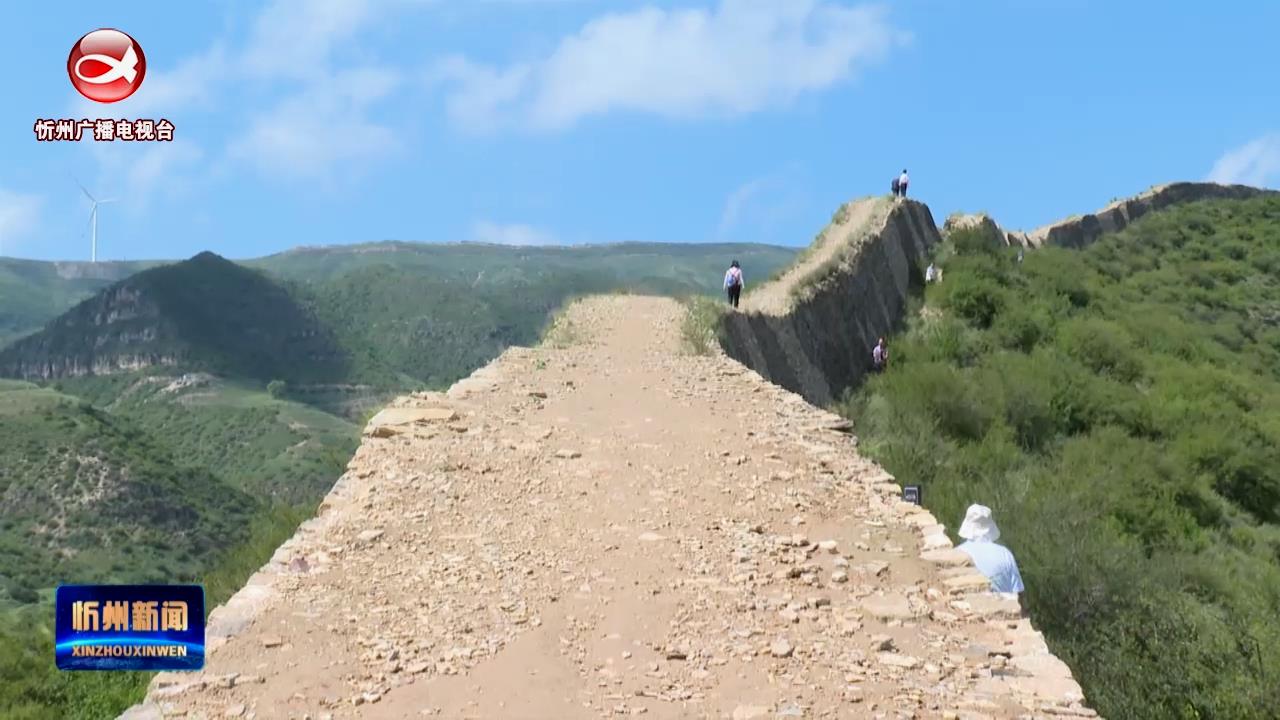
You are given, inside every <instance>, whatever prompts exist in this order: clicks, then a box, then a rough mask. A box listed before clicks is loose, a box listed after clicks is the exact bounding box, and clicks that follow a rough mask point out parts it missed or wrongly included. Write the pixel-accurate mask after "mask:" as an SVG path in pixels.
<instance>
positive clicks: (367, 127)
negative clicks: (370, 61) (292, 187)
mask: <svg viewBox="0 0 1280 720" xmlns="http://www.w3.org/2000/svg"><path fill="white" fill-rule="evenodd" d="M398 83H399V78H398V77H397V75H396V74H395V73H394V72H393V71H390V70H387V69H383V68H360V69H355V70H349V71H346V72H342V73H338V74H337V75H336V76H334V77H332V78H330V79H329V81H328V82H327V83H324V84H318V85H314V86H309V87H307V88H305V89H303V90H301V91H299V92H297V93H295V94H293V95H290V96H288V97H286V98H285V99H284V100H282V101H280V102H279V103H278V104H277V105H275V106H274V107H273V108H271V109H269V110H267V111H265V112H263V113H260V114H258V115H257V116H256V117H254V118H253V119H252V121H251V123H250V126H249V128H248V130H247V131H246V132H245V133H244V134H243V135H242V136H241V137H240V138H239V139H238V140H236V141H234V142H233V143H232V144H231V146H230V148H229V155H230V157H232V158H233V159H235V160H240V161H244V162H248V163H250V164H252V165H254V166H255V167H257V168H258V170H260V171H261V172H263V173H266V174H268V175H274V176H277V177H286V178H300V179H328V178H330V177H331V175H332V172H333V171H334V170H335V169H336V168H337V167H339V166H343V167H347V166H350V164H351V163H355V162H358V161H364V160H369V159H373V158H376V157H379V156H384V155H386V154H387V153H389V152H390V151H392V150H394V149H395V148H396V147H397V146H398V140H397V139H396V136H395V133H394V132H393V131H392V130H391V129H390V128H388V127H386V126H383V125H381V124H379V123H377V122H375V121H373V120H372V119H370V116H369V112H370V107H371V106H372V105H373V104H374V103H376V102H377V101H379V100H381V99H383V98H385V97H386V96H387V95H389V94H390V93H391V91H392V90H394V89H395V87H396V86H397V84H398Z"/></svg>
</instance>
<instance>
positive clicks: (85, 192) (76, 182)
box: [71, 177, 98, 202]
mask: <svg viewBox="0 0 1280 720" xmlns="http://www.w3.org/2000/svg"><path fill="white" fill-rule="evenodd" d="M71 179H72V180H73V181H75V184H76V186H77V187H79V188H80V192H82V193H84V196H85V197H87V198H89V201H90V202H98V201H97V200H96V199H94V197H93V195H91V194H89V190H88V189H87V188H85V186H84V185H81V184H80V181H79V180H76V179H75V178H74V177H72V178H71Z"/></svg>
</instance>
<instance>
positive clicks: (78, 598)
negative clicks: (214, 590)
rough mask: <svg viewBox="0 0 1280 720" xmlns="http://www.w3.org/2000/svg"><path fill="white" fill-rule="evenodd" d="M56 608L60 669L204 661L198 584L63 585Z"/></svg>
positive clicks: (187, 666) (185, 665) (186, 665)
mask: <svg viewBox="0 0 1280 720" xmlns="http://www.w3.org/2000/svg"><path fill="white" fill-rule="evenodd" d="M54 612H55V618H56V622H55V623H54V625H55V628H56V633H57V634H56V639H55V645H54V654H55V656H56V659H57V663H58V669H59V670H199V669H201V668H202V667H204V588H203V587H202V586H200V585H63V586H61V587H59V588H58V596H57V605H56V608H55V611H54Z"/></svg>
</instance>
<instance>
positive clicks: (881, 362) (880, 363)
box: [871, 338, 889, 373]
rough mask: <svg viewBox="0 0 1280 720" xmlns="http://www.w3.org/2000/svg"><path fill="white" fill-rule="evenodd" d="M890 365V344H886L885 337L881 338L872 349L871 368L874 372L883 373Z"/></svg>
mask: <svg viewBox="0 0 1280 720" xmlns="http://www.w3.org/2000/svg"><path fill="white" fill-rule="evenodd" d="M888 366H889V346H888V345H886V344H885V342H884V338H880V342H878V343H876V346H875V347H874V348H872V350H871V369H872V370H873V371H874V372H877V373H882V372H884V369H885V368H886V367H888Z"/></svg>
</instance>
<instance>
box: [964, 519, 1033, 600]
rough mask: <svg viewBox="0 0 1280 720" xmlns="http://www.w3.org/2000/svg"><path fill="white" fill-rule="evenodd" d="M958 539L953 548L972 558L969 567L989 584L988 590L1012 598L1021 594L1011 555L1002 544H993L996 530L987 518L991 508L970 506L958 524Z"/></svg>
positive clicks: (1019, 580)
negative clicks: (956, 544)
mask: <svg viewBox="0 0 1280 720" xmlns="http://www.w3.org/2000/svg"><path fill="white" fill-rule="evenodd" d="M959 535H960V537H962V538H964V540H965V542H963V543H961V544H960V545H959V546H958V547H957V548H956V549H957V550H959V551H960V552H963V553H964V554H966V555H968V556H969V557H971V558H973V564H974V566H975V567H977V568H978V570H979V571H980V572H981V573H982V574H983V575H986V576H987V579H988V580H990V581H991V589H992V590H994V591H995V592H998V593H1006V594H1013V595H1016V594H1018V593H1020V592H1022V591H1023V589H1024V588H1023V586H1022V575H1021V573H1019V572H1018V563H1017V561H1016V560H1014V559H1013V553H1011V552H1009V548H1007V547H1005V546H1003V545H997V544H996V540H998V539H999V538H1000V528H998V527H996V522H995V520H993V519H992V517H991V508H989V507H987V506H985V505H970V506H969V510H968V512H966V513H965V515H964V522H963V523H961V525H960V532H959Z"/></svg>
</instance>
